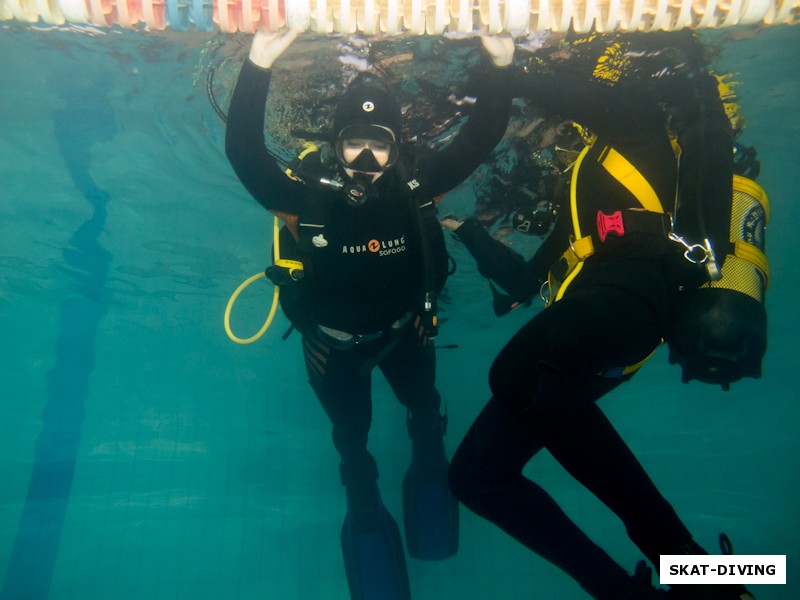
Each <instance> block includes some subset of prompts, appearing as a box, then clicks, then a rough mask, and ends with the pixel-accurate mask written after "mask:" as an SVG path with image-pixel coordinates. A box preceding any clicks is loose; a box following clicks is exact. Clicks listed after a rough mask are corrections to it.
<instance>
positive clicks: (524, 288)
mask: <svg viewBox="0 0 800 600" xmlns="http://www.w3.org/2000/svg"><path fill="white" fill-rule="evenodd" d="M455 233H456V236H457V237H458V239H460V240H461V241H462V242H463V243H464V245H465V246H466V247H467V250H469V252H470V254H472V256H473V257H474V258H475V260H476V261H477V263H478V272H479V273H480V274H481V275H483V276H484V277H486V278H487V279H490V280H492V281H493V282H494V283H496V284H497V285H499V286H500V287H501V288H503V290H504V291H505V292H506V293H507V294H508V295H509V296H511V297H512V298H513V299H514V300H516V301H518V302H527V301H528V300H530V299H531V298H532V297H533V296H534V295H535V294H537V293H538V292H539V288H540V287H541V283H542V281H543V280H544V278H545V277H546V276H547V268H548V267H549V265H546V266H545V265H543V264H542V261H541V260H540V259H538V258H537V257H538V253H537V255H536V256H534V258H533V259H532V260H529V261H526V260H525V259H524V258H523V257H522V256H520V255H519V254H517V253H516V252H514V251H513V250H512V249H511V248H509V247H508V246H506V245H505V244H503V243H502V242H500V241H498V240H496V239H494V238H493V237H492V236H491V235H489V233H488V232H487V231H486V230H485V229H484V228H483V226H482V225H481V224H480V222H479V221H478V219H476V218H475V217H471V218H469V219H467V220H466V221H464V223H463V225H461V227H459V228H458V229H456V232H455Z"/></svg>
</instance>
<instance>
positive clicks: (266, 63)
mask: <svg viewBox="0 0 800 600" xmlns="http://www.w3.org/2000/svg"><path fill="white" fill-rule="evenodd" d="M299 34H300V31H299V30H297V29H283V30H281V31H276V32H266V31H264V30H263V29H259V30H258V31H256V34H255V35H254V36H253V44H252V45H251V46H250V62H252V63H253V64H254V65H256V66H258V67H261V68H262V69H270V68H272V64H273V63H274V62H275V61H276V60H278V57H279V56H280V55H281V54H283V52H284V50H286V49H287V48H288V47H289V46H290V45H291V43H292V42H293V41H294V40H295V39H297V36H298V35H299Z"/></svg>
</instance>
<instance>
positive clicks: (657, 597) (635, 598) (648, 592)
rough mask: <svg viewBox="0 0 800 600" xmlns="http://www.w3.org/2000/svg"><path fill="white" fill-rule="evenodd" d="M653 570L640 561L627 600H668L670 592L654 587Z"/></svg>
mask: <svg viewBox="0 0 800 600" xmlns="http://www.w3.org/2000/svg"><path fill="white" fill-rule="evenodd" d="M652 578H653V570H652V569H651V568H650V567H648V566H647V563H646V562H645V561H643V560H640V561H639V562H638V563H636V570H635V571H634V573H633V577H632V578H631V589H630V592H629V594H628V595H627V596H625V598H626V600H667V598H668V595H667V594H668V592H667V591H666V590H660V589H658V588H655V587H653V584H652Z"/></svg>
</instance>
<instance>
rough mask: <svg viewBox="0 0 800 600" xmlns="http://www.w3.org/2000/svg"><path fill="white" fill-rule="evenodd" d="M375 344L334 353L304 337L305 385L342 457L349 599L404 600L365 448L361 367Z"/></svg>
mask: <svg viewBox="0 0 800 600" xmlns="http://www.w3.org/2000/svg"><path fill="white" fill-rule="evenodd" d="M379 346H380V344H373V345H372V348H363V347H358V346H357V347H356V348H354V349H352V350H348V351H336V350H331V349H330V348H328V347H327V346H326V345H325V344H322V343H321V342H320V341H319V340H317V339H316V338H313V337H310V336H306V337H305V338H304V339H303V347H304V351H305V356H306V367H307V370H308V374H309V378H310V383H311V385H312V387H313V388H314V391H315V392H316V394H317V396H318V398H319V400H320V402H321V403H322V406H323V408H324V409H325V412H326V413H327V414H328V417H329V418H330V419H331V423H332V424H333V443H334V445H335V446H336V449H337V450H338V451H339V454H340V455H341V457H342V461H341V465H340V473H341V478H342V484H343V485H344V487H345V491H346V494H347V514H346V515H345V519H344V524H343V526H342V536H341V542H342V555H343V558H344V565H345V570H346V573H347V583H348V587H349V589H350V595H351V597H352V598H353V600H384V599H386V600H406V599H407V598H410V588H409V582H408V572H407V568H406V562H405V553H404V550H403V542H402V539H401V537H400V530H399V528H398V527H397V523H396V522H395V521H394V519H393V518H392V516H391V515H390V514H389V512H388V511H387V510H386V508H385V507H384V506H383V502H382V501H381V497H380V493H379V491H378V484H377V479H378V468H377V465H376V464H375V459H374V458H373V457H372V455H371V454H370V453H369V451H368V450H367V437H368V434H369V428H370V423H371V421H372V402H371V381H370V373H369V372H367V373H364V372H363V371H362V366H363V365H364V363H365V361H366V360H368V359H369V358H370V357H371V356H372V354H374V352H378V351H379V350H380V347H379Z"/></svg>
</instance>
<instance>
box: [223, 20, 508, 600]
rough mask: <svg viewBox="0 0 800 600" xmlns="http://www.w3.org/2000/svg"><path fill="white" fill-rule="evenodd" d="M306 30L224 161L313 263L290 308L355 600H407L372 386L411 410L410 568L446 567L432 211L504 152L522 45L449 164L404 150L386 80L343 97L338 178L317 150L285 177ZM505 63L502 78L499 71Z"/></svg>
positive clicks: (282, 45) (502, 45)
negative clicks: (285, 118)
mask: <svg viewBox="0 0 800 600" xmlns="http://www.w3.org/2000/svg"><path fill="white" fill-rule="evenodd" d="M296 35H297V33H296V32H283V33H277V34H266V33H263V32H258V33H257V34H256V35H255V38H254V40H253V44H252V47H251V51H250V56H249V60H247V61H246V62H245V64H244V65H243V67H242V70H241V74H240V76H239V80H238V83H237V85H236V89H235V91H234V95H233V98H232V101H231V106H230V111H229V115H228V125H227V136H226V153H227V156H228V158H229V160H230V162H231V164H232V166H233V168H234V170H235V171H236V174H237V175H238V177H239V179H240V180H241V182H242V183H243V184H244V186H245V187H246V188H247V190H248V191H249V192H250V193H251V194H252V195H253V197H254V198H255V199H256V200H258V202H259V203H261V204H262V205H263V206H264V207H265V208H267V209H268V210H270V211H273V212H275V213H276V214H278V215H279V216H281V218H283V220H284V221H285V222H286V224H287V226H286V227H284V228H283V229H282V231H281V235H280V239H281V251H282V255H290V256H292V257H293V258H296V259H297V260H299V261H301V262H302V264H303V274H304V275H303V277H302V278H299V277H298V278H297V279H299V281H293V279H295V278H291V277H290V278H288V279H287V278H286V277H283V276H282V275H281V273H280V272H279V270H278V269H277V267H273V268H272V270H271V272H270V273H269V275H270V276H271V279H273V281H276V282H283V285H282V288H281V289H282V293H281V305H282V307H283V309H284V311H285V312H286V314H287V316H288V317H289V319H290V320H291V321H292V324H293V325H294V326H295V327H296V328H297V329H298V330H300V331H301V333H302V334H303V342H302V343H303V351H304V355H305V362H306V368H307V371H308V375H309V379H310V383H311V386H312V388H313V389H314V392H315V393H316V395H317V396H318V398H319V400H320V402H321V404H322V406H323V408H324V409H325V411H326V413H327V414H328V416H329V418H330V419H331V422H332V424H333V442H334V445H335V446H336V449H337V450H338V452H339V453H340V455H341V464H340V473H341V479H342V483H343V485H344V486H345V489H346V494H347V516H346V518H345V522H344V526H343V529H342V551H343V554H344V560H345V568H346V571H347V578H348V585H349V587H350V592H351V595H352V596H353V598H356V599H359V598H365V599H366V598H369V599H375V600H384V599H387V600H389V599H401V598H406V597H408V596H409V583H408V575H407V572H406V566H405V558H404V552H403V549H402V545H401V542H400V537H399V531H398V528H397V525H396V524H395V522H394V520H393V519H392V517H391V515H389V513H388V512H387V511H386V509H385V508H384V507H383V504H382V502H381V499H380V494H379V492H378V486H377V481H376V480H377V479H378V468H377V465H376V463H375V460H374V458H373V457H372V455H371V454H370V453H369V451H368V450H367V436H368V433H369V429H370V422H371V418H372V401H371V372H372V370H373V369H374V368H375V367H377V368H379V369H380V370H381V372H382V373H383V375H384V376H385V377H386V379H387V380H388V382H389V385H390V386H391V388H392V390H393V391H394V393H395V394H396V396H397V398H398V399H399V400H400V402H401V403H402V404H403V405H404V406H406V407H407V409H408V420H407V425H408V433H409V436H410V437H411V440H412V449H413V459H412V465H411V467H410V468H409V471H408V473H407V474H406V477H405V479H404V484H403V493H404V516H405V529H406V541H407V545H408V549H409V554H410V555H411V556H413V557H415V558H422V559H441V558H446V557H448V556H451V555H453V554H454V553H455V552H456V551H457V546H458V503H457V502H456V501H455V499H454V498H453V497H452V495H451V493H450V491H449V488H448V485H447V467H448V463H447V458H446V456H445V450H444V442H443V436H444V434H445V429H446V415H445V417H443V416H442V415H441V414H440V396H439V393H438V392H437V391H436V388H435V381H434V379H435V354H434V347H433V343H432V340H433V338H434V337H435V336H436V328H437V322H436V312H435V308H436V306H435V302H436V296H437V294H438V293H439V292H440V291H441V290H442V288H443V286H444V283H445V279H446V277H447V270H448V256H447V252H446V249H445V243H444V236H443V234H442V230H441V227H440V226H439V223H438V221H437V220H436V217H435V205H434V198H435V197H437V196H439V195H441V194H443V193H445V192H447V191H449V190H451V189H452V188H454V187H456V186H457V185H458V184H460V183H461V182H462V181H463V180H464V179H466V178H467V177H468V176H469V175H470V173H471V172H472V171H473V170H474V169H475V168H476V167H478V166H479V165H480V164H481V162H482V161H483V160H484V159H485V158H486V157H487V156H488V155H489V153H490V152H491V150H492V149H493V148H494V146H495V144H496V143H497V142H498V141H499V140H500V139H501V138H502V135H503V131H504V129H505V125H506V122H507V120H508V111H509V108H510V87H509V84H510V78H509V77H510V69H508V68H504V67H508V66H509V65H510V64H511V62H512V59H513V54H514V43H513V40H512V39H511V38H510V37H482V38H481V39H482V45H483V47H484V49H485V50H486V52H487V54H488V55H489V57H490V59H491V61H490V63H489V64H485V65H483V66H482V67H481V69H480V72H479V73H478V74H477V77H476V84H477V90H476V91H477V94H476V96H477V98H478V100H477V103H476V105H475V107H474V109H473V110H472V112H471V116H470V117H469V119H468V121H467V122H466V123H465V124H464V125H463V127H462V128H461V129H460V131H459V132H458V134H457V135H456V136H455V138H454V139H453V140H452V142H451V143H450V144H449V145H448V146H446V147H445V148H444V149H442V150H439V151H437V152H426V151H423V150H422V149H414V148H412V147H411V146H406V145H403V144H401V139H400V134H401V114H400V109H399V107H398V106H397V104H396V103H395V101H394V100H393V98H392V97H391V95H390V94H389V93H388V91H387V89H386V88H385V86H384V85H383V84H382V83H381V81H380V80H378V79H377V78H375V77H371V78H370V77H368V76H359V77H358V78H357V79H356V80H355V81H354V83H353V84H351V86H350V87H349V89H348V90H347V92H346V93H345V94H344V95H343V96H342V97H341V99H340V101H339V103H338V105H337V109H336V113H335V117H334V131H333V140H332V141H333V144H334V149H335V154H336V159H337V164H335V165H333V166H329V165H324V164H322V162H321V159H320V154H319V153H318V152H313V151H312V152H305V153H303V154H302V155H301V157H302V158H298V160H296V161H294V163H292V164H291V165H290V166H289V170H288V171H287V174H288V175H291V178H290V177H287V176H286V175H285V174H284V172H283V171H282V170H281V169H280V168H279V167H278V165H277V164H276V160H275V158H273V157H272V156H271V155H270V153H269V152H268V151H267V149H266V146H265V143H264V136H263V129H264V106H265V102H266V99H267V93H268V90H269V86H270V81H271V80H272V76H273V75H272V70H271V67H272V64H273V63H274V61H275V60H276V59H277V58H278V57H279V56H280V55H281V54H282V52H283V51H284V50H285V49H286V48H287V47H288V46H289V44H291V42H292V41H293V40H294V39H295V37H296ZM491 63H493V64H491Z"/></svg>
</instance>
